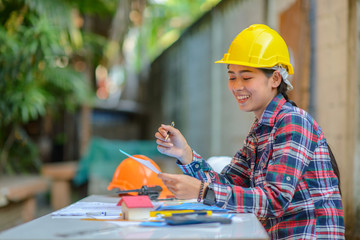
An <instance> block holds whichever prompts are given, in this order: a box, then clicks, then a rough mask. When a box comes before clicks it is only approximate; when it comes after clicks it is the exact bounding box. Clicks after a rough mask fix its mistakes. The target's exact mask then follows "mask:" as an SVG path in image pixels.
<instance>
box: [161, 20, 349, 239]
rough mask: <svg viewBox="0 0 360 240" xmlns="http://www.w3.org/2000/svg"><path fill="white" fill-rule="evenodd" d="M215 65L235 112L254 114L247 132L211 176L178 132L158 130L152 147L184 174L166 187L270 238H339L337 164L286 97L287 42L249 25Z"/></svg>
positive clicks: (169, 178) (169, 177) (166, 178)
mask: <svg viewBox="0 0 360 240" xmlns="http://www.w3.org/2000/svg"><path fill="white" fill-rule="evenodd" d="M217 63H224V64H227V66H228V76H229V81H228V86H229V90H230V92H231V93H232V94H233V95H234V97H235V99H236V101H237V102H238V105H239V108H240V110H242V111H246V112H253V113H254V114H255V121H254V123H253V125H252V127H251V129H250V132H249V135H248V136H247V138H246V139H245V143H244V146H243V148H242V149H241V150H239V151H238V152H237V153H236V154H235V156H234V157H233V160H232V162H231V163H230V164H229V165H228V166H226V167H225V168H224V169H223V171H222V172H221V173H216V172H214V171H213V170H212V169H211V167H210V166H209V165H208V164H207V163H206V161H205V160H204V159H202V158H201V156H200V155H199V154H197V153H196V152H195V151H193V150H192V149H191V148H190V146H189V145H188V144H187V142H186V140H185V138H184V137H183V135H182V134H181V133H180V131H179V130H177V129H175V128H173V127H171V126H168V125H161V127H160V128H159V130H158V132H157V133H156V134H155V137H156V138H157V144H158V150H159V151H160V152H161V153H163V154H166V155H169V156H172V157H175V158H177V159H178V162H177V163H178V165H179V167H180V168H181V169H182V171H183V172H184V173H185V175H180V174H166V173H163V174H159V177H160V178H161V179H162V180H163V182H164V184H165V185H166V186H167V187H168V188H169V190H170V191H172V192H173V193H174V194H175V196H176V197H177V198H182V199H191V198H198V201H203V202H204V203H205V204H209V205H216V206H218V207H222V208H226V209H229V210H233V211H236V212H238V213H249V212H251V213H254V214H255V215H256V216H257V217H258V218H259V220H260V221H261V222H262V223H263V225H264V227H265V229H266V230H267V231H268V233H269V235H270V237H271V238H272V239H344V232H345V229H344V219H343V211H342V202H341V195H340V190H339V179H340V178H339V176H338V175H337V174H338V169H337V165H336V161H335V158H333V155H332V153H331V150H330V149H329V147H328V145H327V142H326V139H325V137H324V134H323V132H322V130H321V128H320V127H319V125H318V124H317V123H316V122H315V120H314V119H313V118H312V117H311V116H310V115H309V114H308V113H306V112H305V111H304V110H302V109H300V108H297V107H296V106H294V104H293V103H292V102H291V101H289V99H288V97H287V94H286V92H287V90H291V89H292V85H291V83H290V82H289V80H288V79H287V77H288V74H293V68H292V65H291V64H290V60H289V53H288V49H287V46H286V43H285V41H284V40H283V39H282V38H281V36H280V35H279V34H278V33H277V32H276V31H274V30H272V29H270V28H269V27H267V26H265V25H261V24H254V25H251V26H250V27H248V28H247V29H245V30H243V31H242V32H241V33H240V34H239V35H238V36H237V37H236V38H235V39H234V40H233V42H232V43H231V46H230V48H229V50H228V53H226V54H225V55H224V58H223V59H222V60H220V61H218V62H217ZM167 134H169V135H170V137H169V138H168V139H166V140H165V136H166V135H167Z"/></svg>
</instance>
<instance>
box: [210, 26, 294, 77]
mask: <svg viewBox="0 0 360 240" xmlns="http://www.w3.org/2000/svg"><path fill="white" fill-rule="evenodd" d="M215 63H226V64H236V65H243V66H248V67H255V68H271V67H274V66H276V65H282V66H283V67H285V68H286V69H287V71H288V73H289V74H290V75H291V74H293V73H294V70H293V67H292V65H291V63H290V58H289V51H288V48H287V46H286V43H285V41H284V39H283V38H282V37H281V36H280V35H279V34H278V33H277V32H276V31H275V30H273V29H271V28H269V27H268V26H266V25H263V24H253V25H251V26H249V27H248V28H246V29H244V30H243V31H241V32H240V33H239V34H238V35H237V36H236V37H235V39H234V40H233V41H232V43H231V45H230V47H229V50H228V52H227V53H225V54H224V57H223V59H221V60H219V61H216V62H215Z"/></svg>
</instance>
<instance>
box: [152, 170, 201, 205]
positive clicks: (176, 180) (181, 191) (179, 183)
mask: <svg viewBox="0 0 360 240" xmlns="http://www.w3.org/2000/svg"><path fill="white" fill-rule="evenodd" d="M158 177H159V178H160V179H161V180H162V181H163V183H164V184H165V185H166V187H167V188H168V189H169V190H170V191H171V192H172V193H173V194H174V195H175V197H176V198H178V199H197V198H198V196H199V192H200V185H201V181H200V180H199V179H196V178H194V177H190V176H188V175H184V174H169V173H160V174H159V175H158Z"/></svg>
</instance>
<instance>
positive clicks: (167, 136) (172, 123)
mask: <svg viewBox="0 0 360 240" xmlns="http://www.w3.org/2000/svg"><path fill="white" fill-rule="evenodd" d="M170 126H172V127H174V126H175V123H174V121H172V122H171V124H170ZM169 136H170V132H169V131H168V133H167V135H166V137H165V141H166V140H167V139H168V138H169Z"/></svg>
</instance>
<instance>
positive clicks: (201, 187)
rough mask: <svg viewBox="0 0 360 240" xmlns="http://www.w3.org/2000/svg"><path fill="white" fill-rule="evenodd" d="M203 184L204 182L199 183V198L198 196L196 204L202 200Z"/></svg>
mask: <svg viewBox="0 0 360 240" xmlns="http://www.w3.org/2000/svg"><path fill="white" fill-rule="evenodd" d="M204 183H205V182H204V181H201V185H200V192H199V196H198V199H197V201H198V202H201V198H202V195H203V191H204Z"/></svg>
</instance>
